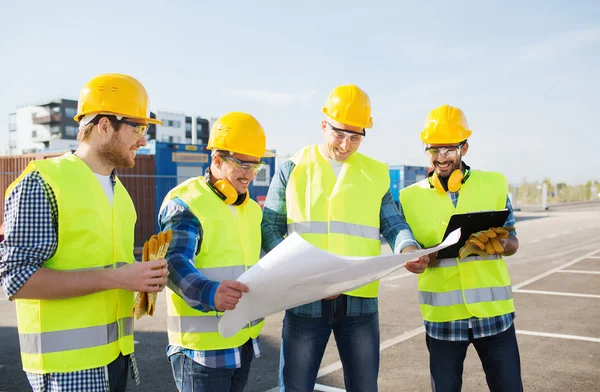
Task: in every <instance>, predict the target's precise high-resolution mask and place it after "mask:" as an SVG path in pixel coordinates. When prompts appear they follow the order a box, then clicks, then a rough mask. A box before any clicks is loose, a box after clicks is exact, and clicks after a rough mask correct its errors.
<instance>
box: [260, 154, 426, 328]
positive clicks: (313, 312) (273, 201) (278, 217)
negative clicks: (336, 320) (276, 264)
mask: <svg viewBox="0 0 600 392" xmlns="http://www.w3.org/2000/svg"><path fill="white" fill-rule="evenodd" d="M295 167H296V165H295V164H294V162H292V161H290V160H287V161H285V162H284V163H283V164H282V165H281V167H280V168H279V170H278V172H277V174H276V175H275V177H274V178H273V180H272V182H271V185H270V186H269V192H268V194H267V198H266V200H265V206H264V210H263V221H262V248H263V250H264V251H265V252H267V253H268V252H270V251H271V250H272V249H273V248H275V247H276V246H277V245H278V244H279V243H280V242H281V241H283V239H284V237H285V236H286V235H287V207H286V195H285V190H286V187H287V184H288V181H289V178H290V174H291V173H292V171H293V170H294V168H295ZM379 219H380V230H381V235H383V237H384V238H385V239H386V240H387V242H388V244H389V245H390V247H391V248H392V249H393V250H394V252H395V253H399V252H400V251H402V249H404V248H405V247H407V246H409V245H413V246H417V247H418V246H419V245H418V244H417V242H416V241H415V240H414V237H413V235H412V232H411V231H410V227H409V226H408V224H407V223H406V220H405V219H404V216H401V215H400V212H399V211H398V207H397V206H396V203H394V201H393V200H392V194H391V192H390V191H389V190H388V191H387V192H386V194H385V195H384V196H383V199H382V200H381V209H380V213H379ZM321 304H322V303H321V301H316V302H312V303H309V304H306V305H302V306H297V307H295V308H293V309H291V311H292V312H293V313H294V314H296V315H298V316H302V317H321V313H322V306H321ZM377 305H378V304H377V298H359V297H352V296H347V302H346V314H347V315H348V316H360V315H366V314H372V313H374V312H376V311H377Z"/></svg>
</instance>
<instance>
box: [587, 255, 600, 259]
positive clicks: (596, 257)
mask: <svg viewBox="0 0 600 392" xmlns="http://www.w3.org/2000/svg"><path fill="white" fill-rule="evenodd" d="M588 259H596V260H600V256H590V257H588Z"/></svg>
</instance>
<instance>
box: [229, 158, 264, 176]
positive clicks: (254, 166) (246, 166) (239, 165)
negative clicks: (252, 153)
mask: <svg viewBox="0 0 600 392" xmlns="http://www.w3.org/2000/svg"><path fill="white" fill-rule="evenodd" d="M220 157H221V158H223V159H225V160H226V161H229V162H232V163H233V164H234V166H235V170H237V171H243V172H253V173H254V174H256V173H258V172H259V171H260V169H261V168H262V167H263V165H264V164H265V162H263V161H258V162H252V161H241V160H239V159H237V158H234V157H228V156H226V155H220Z"/></svg>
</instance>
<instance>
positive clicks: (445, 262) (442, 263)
mask: <svg viewBox="0 0 600 392" xmlns="http://www.w3.org/2000/svg"><path fill="white" fill-rule="evenodd" d="M498 259H500V255H497V254H496V255H488V256H487V257H480V256H467V257H465V258H464V259H461V260H460V262H461V263H468V262H470V261H481V260H498ZM456 260H457V259H455V258H451V259H440V260H438V263H437V264H436V265H435V266H432V267H431V268H437V267H442V268H443V267H456V266H457V265H458V264H457V261H456Z"/></svg>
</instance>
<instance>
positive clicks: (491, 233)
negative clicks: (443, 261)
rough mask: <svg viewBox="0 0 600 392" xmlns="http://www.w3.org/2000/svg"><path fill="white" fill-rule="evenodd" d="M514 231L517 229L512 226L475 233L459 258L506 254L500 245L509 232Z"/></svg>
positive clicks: (460, 251) (461, 250)
mask: <svg viewBox="0 0 600 392" xmlns="http://www.w3.org/2000/svg"><path fill="white" fill-rule="evenodd" d="M514 230H515V228H514V227H512V226H508V227H492V228H489V229H487V230H482V231H478V232H477V233H473V234H471V235H470V236H469V239H468V240H467V241H466V242H465V245H464V246H463V247H462V248H460V250H459V251H458V258H459V259H464V258H465V257H467V256H470V255H478V256H480V257H487V256H488V255H494V254H501V253H502V252H504V247H503V246H502V244H501V243H500V239H504V238H508V234H509V232H510V231H514Z"/></svg>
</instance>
